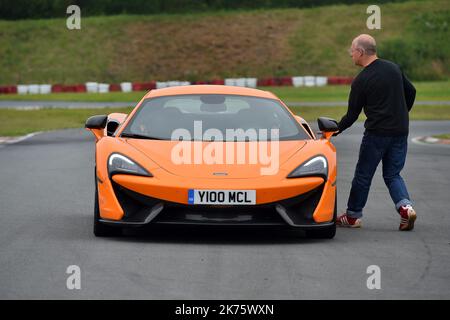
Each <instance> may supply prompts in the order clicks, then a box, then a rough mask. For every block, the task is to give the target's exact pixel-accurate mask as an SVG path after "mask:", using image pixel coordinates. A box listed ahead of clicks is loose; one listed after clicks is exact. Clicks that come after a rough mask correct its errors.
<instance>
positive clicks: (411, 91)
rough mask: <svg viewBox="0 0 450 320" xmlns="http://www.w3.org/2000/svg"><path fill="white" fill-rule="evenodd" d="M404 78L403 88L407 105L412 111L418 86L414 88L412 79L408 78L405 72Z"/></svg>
mask: <svg viewBox="0 0 450 320" xmlns="http://www.w3.org/2000/svg"><path fill="white" fill-rule="evenodd" d="M402 78H403V89H404V91H405V100H406V106H407V107H408V111H411V108H412V107H413V104H414V100H416V88H414V86H413V84H412V83H411V81H409V80H408V78H407V77H406V76H405V75H404V74H403V72H402Z"/></svg>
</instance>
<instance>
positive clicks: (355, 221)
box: [336, 213, 362, 228]
mask: <svg viewBox="0 0 450 320" xmlns="http://www.w3.org/2000/svg"><path fill="white" fill-rule="evenodd" d="M361 222H362V221H361V219H359V218H352V217H349V216H348V215H347V214H346V213H344V214H342V215H340V216H339V217H337V219H336V225H337V226H340V227H347V228H361V224H362V223H361Z"/></svg>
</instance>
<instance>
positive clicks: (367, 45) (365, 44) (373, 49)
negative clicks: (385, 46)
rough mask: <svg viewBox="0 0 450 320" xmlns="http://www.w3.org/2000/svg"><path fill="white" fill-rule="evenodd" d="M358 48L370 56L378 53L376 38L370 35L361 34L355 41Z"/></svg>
mask: <svg viewBox="0 0 450 320" xmlns="http://www.w3.org/2000/svg"><path fill="white" fill-rule="evenodd" d="M355 45H356V47H357V48H360V49H362V50H363V51H364V53H365V54H367V55H368V56H373V55H374V54H376V53H377V43H376V42H375V39H374V38H372V37H370V36H361V37H358V38H357V39H356V43H355Z"/></svg>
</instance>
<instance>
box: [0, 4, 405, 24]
mask: <svg viewBox="0 0 450 320" xmlns="http://www.w3.org/2000/svg"><path fill="white" fill-rule="evenodd" d="M403 1H405V0H378V1H377V4H380V3H386V2H403ZM372 2H373V1H371V0H0V19H6V20H17V19H40V18H56V17H64V16H66V8H67V7H68V6H69V5H72V4H75V5H78V6H79V7H80V8H81V12H82V15H84V16H95V15H114V14H159V13H184V12H199V11H216V10H233V9H264V8H307V7H316V6H324V5H330V4H355V3H372Z"/></svg>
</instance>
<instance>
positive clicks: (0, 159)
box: [0, 121, 450, 299]
mask: <svg viewBox="0 0 450 320" xmlns="http://www.w3.org/2000/svg"><path fill="white" fill-rule="evenodd" d="M443 132H450V122H449V121H445V122H444V121H440V122H414V123H412V124H411V135H410V138H412V137H415V136H421V135H427V134H435V133H443ZM361 133H362V125H361V123H359V124H357V125H355V127H353V128H351V129H349V130H348V131H347V132H345V133H344V134H342V135H340V136H338V137H336V138H334V142H335V145H336V147H337V150H338V161H339V178H338V188H339V194H338V206H339V209H340V210H342V209H345V204H346V200H347V196H348V193H349V187H350V183H351V179H352V174H353V171H354V168H355V164H356V160H357V154H358V148H359V143H360V140H361ZM93 168H94V143H93V139H92V137H91V136H90V134H89V133H88V132H85V131H84V130H81V129H80V130H65V131H55V132H49V133H42V134H38V135H36V136H34V137H32V138H30V139H28V140H25V141H22V142H20V143H18V144H14V145H7V146H3V147H0V185H1V192H0V219H1V220H0V298H1V299H23V298H32V299H37V298H39V299H57V298H62V299H79V298H99V299H104V298H113V299H115V298H122V299H348V298H360V299H380V298H387V299H390V298H397V299H414V298H418V299H443V298H445V299H449V298H450V286H449V284H450V268H449V266H450V250H449V249H450V231H449V230H450V212H449V211H450V210H449V208H450V192H449V190H450V146H437V145H418V144H413V143H410V145H409V154H408V160H407V164H406V168H405V170H404V172H403V176H404V178H405V180H406V182H407V184H408V187H409V192H410V194H411V196H412V197H413V200H414V201H415V207H416V210H417V212H418V220H417V222H416V228H415V229H414V231H412V232H399V231H397V228H398V223H399V217H398V216H397V214H396V213H395V211H394V208H393V204H392V203H391V199H390V198H389V194H388V191H387V189H386V187H385V185H384V182H383V180H382V178H381V171H380V168H379V170H378V171H377V173H376V176H375V178H374V181H373V184H372V189H371V194H370V197H369V201H368V205H367V207H366V209H365V217H364V220H363V228H362V229H359V230H350V229H338V231H337V235H336V237H335V239H333V240H309V239H304V238H298V237H295V236H293V235H289V234H285V233H283V232H278V231H277V232H271V231H267V230H235V229H228V228H222V229H219V230H216V229H214V230H210V229H209V228H206V229H205V228H200V229H198V228H194V229H191V228H190V229H184V228H165V229H161V230H147V231H142V232H134V233H133V232H131V233H128V235H126V236H123V237H121V238H95V237H94V235H93V234H92V215H93V205H94V198H93V196H94V180H93ZM69 265H78V266H79V267H80V268H81V289H80V290H68V289H67V288H66V279H67V277H68V274H66V268H67V267H68V266H69ZM370 265H377V266H379V267H380V270H381V290H376V289H375V290H369V289H368V288H367V285H366V282H367V278H368V277H369V274H367V273H366V271H367V267H368V266H370Z"/></svg>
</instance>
